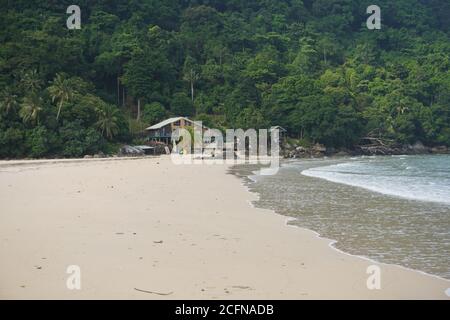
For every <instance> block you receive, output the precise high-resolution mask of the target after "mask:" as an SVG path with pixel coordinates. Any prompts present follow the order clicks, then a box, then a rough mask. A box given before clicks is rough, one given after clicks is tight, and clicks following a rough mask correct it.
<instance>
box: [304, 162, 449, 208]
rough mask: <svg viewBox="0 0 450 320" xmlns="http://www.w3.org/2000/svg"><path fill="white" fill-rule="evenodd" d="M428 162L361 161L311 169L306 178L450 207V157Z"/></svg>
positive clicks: (306, 173) (306, 171)
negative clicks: (319, 179)
mask: <svg viewBox="0 0 450 320" xmlns="http://www.w3.org/2000/svg"><path fill="white" fill-rule="evenodd" d="M424 158H425V157H392V158H390V159H389V158H384V159H381V160H380V159H367V158H361V159H360V160H358V161H352V162H346V163H340V164H334V165H329V166H322V167H316V168H310V169H307V170H304V171H302V174H303V175H305V176H309V177H315V178H321V179H325V180H328V181H331V182H336V183H342V184H346V185H351V186H355V187H360V188H364V189H367V190H370V191H374V192H379V193H382V194H386V195H391V196H396V197H401V198H406V199H412V200H420V201H431V202H439V203H445V204H450V157H445V156H443V157H438V158H434V159H433V161H430V159H428V160H426V159H424Z"/></svg>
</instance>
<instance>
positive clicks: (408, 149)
mask: <svg viewBox="0 0 450 320" xmlns="http://www.w3.org/2000/svg"><path fill="white" fill-rule="evenodd" d="M449 153H450V149H449V148H448V147H447V146H433V147H429V146H425V145H424V144H423V143H422V142H420V141H417V142H416V143H414V144H413V145H391V146H386V145H362V146H355V147H354V148H353V149H346V148H340V149H336V148H332V147H331V148H330V147H325V146H324V145H322V144H318V143H317V144H315V145H313V146H312V147H303V146H298V145H291V144H288V143H287V144H286V145H284V146H283V147H282V155H283V156H284V157H285V158H294V159H295V158H320V157H324V156H335V157H345V156H363V155H365V156H375V155H418V154H449Z"/></svg>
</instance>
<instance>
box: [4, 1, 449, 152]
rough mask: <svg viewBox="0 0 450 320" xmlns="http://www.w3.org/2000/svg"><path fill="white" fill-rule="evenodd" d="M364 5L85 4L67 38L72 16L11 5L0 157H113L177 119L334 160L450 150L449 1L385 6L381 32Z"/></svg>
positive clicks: (50, 8)
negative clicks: (290, 143)
mask: <svg viewBox="0 0 450 320" xmlns="http://www.w3.org/2000/svg"><path fill="white" fill-rule="evenodd" d="M370 4H372V3H371V2H370V1H366V0H358V1H350V0H340V1H335V0H318V1H309V0H308V1H297V0H295V1H293V0H267V1H235V0H224V1H178V0H175V1H166V0H151V1H150V0H143V1H131V0H120V1H116V2H114V4H113V3H112V2H111V1H94V2H89V1H81V3H79V5H80V7H81V8H82V12H83V22H82V29H81V30H67V28H66V27H65V21H64V19H65V18H66V15H65V9H66V6H65V5H64V4H61V3H56V2H52V3H49V2H45V1H44V2H42V1H37V0H29V1H8V4H7V8H5V10H2V11H1V12H0V30H2V31H0V157H2V158H6V157H9V158H14V157H27V156H29V157H46V156H65V157H75V156H77V157H78V156H82V155H83V154H86V153H95V152H98V151H103V152H106V153H108V152H113V151H114V150H115V148H116V146H117V145H120V143H125V142H126V143H130V142H131V141H132V140H133V139H135V138H136V137H138V136H139V137H141V136H142V135H141V133H142V130H143V129H144V128H145V127H146V126H148V125H150V124H153V123H156V122H158V121H160V120H163V119H164V118H166V117H169V116H189V117H194V118H196V119H199V120H202V121H203V122H204V124H205V125H207V126H208V127H213V128H219V129H221V130H223V129H225V128H230V127H232V128H238V127H241V128H244V129H245V128H264V127H269V126H272V125H281V126H283V127H285V128H287V129H288V134H289V135H290V136H291V137H292V138H295V139H300V141H302V142H304V143H316V142H321V143H324V144H326V145H329V146H335V147H338V146H345V147H349V148H351V147H352V146H354V145H355V144H359V143H360V142H361V140H362V138H364V137H367V136H371V137H376V138H386V139H390V140H393V141H395V142H397V143H405V144H407V143H414V142H415V141H417V140H420V141H422V142H423V143H425V144H428V145H431V146H433V145H442V144H445V145H450V109H449V108H450V76H449V74H450V70H449V69H450V54H449V53H450V23H449V21H450V20H449V19H448V16H450V6H449V4H448V1H445V0H432V1H419V0H408V1H407V0H399V1H390V0H379V2H378V3H377V5H379V6H380V7H381V8H382V12H383V20H382V29H381V30H368V29H367V28H366V27H365V21H366V19H367V17H368V15H367V14H366V8H367V6H368V5H370ZM138 102H139V105H140V115H141V117H140V119H138V120H136V119H137V118H138V117H137V115H138V113H139V112H138V111H139V110H138V107H137V105H138ZM106 141H107V142H106Z"/></svg>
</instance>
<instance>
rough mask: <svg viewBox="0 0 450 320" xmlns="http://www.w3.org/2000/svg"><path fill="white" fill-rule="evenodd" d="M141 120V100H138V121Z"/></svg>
mask: <svg viewBox="0 0 450 320" xmlns="http://www.w3.org/2000/svg"><path fill="white" fill-rule="evenodd" d="M139 119H141V99H138V110H137V120H139Z"/></svg>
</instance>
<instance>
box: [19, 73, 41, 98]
mask: <svg viewBox="0 0 450 320" xmlns="http://www.w3.org/2000/svg"><path fill="white" fill-rule="evenodd" d="M20 82H21V85H22V88H23V89H24V90H25V92H28V93H30V92H31V93H35V92H37V91H38V90H39V89H41V86H42V81H41V78H40V77H39V74H38V73H37V71H36V70H31V71H29V72H26V73H25V74H24V75H23V77H22V79H21V80H20Z"/></svg>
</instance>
